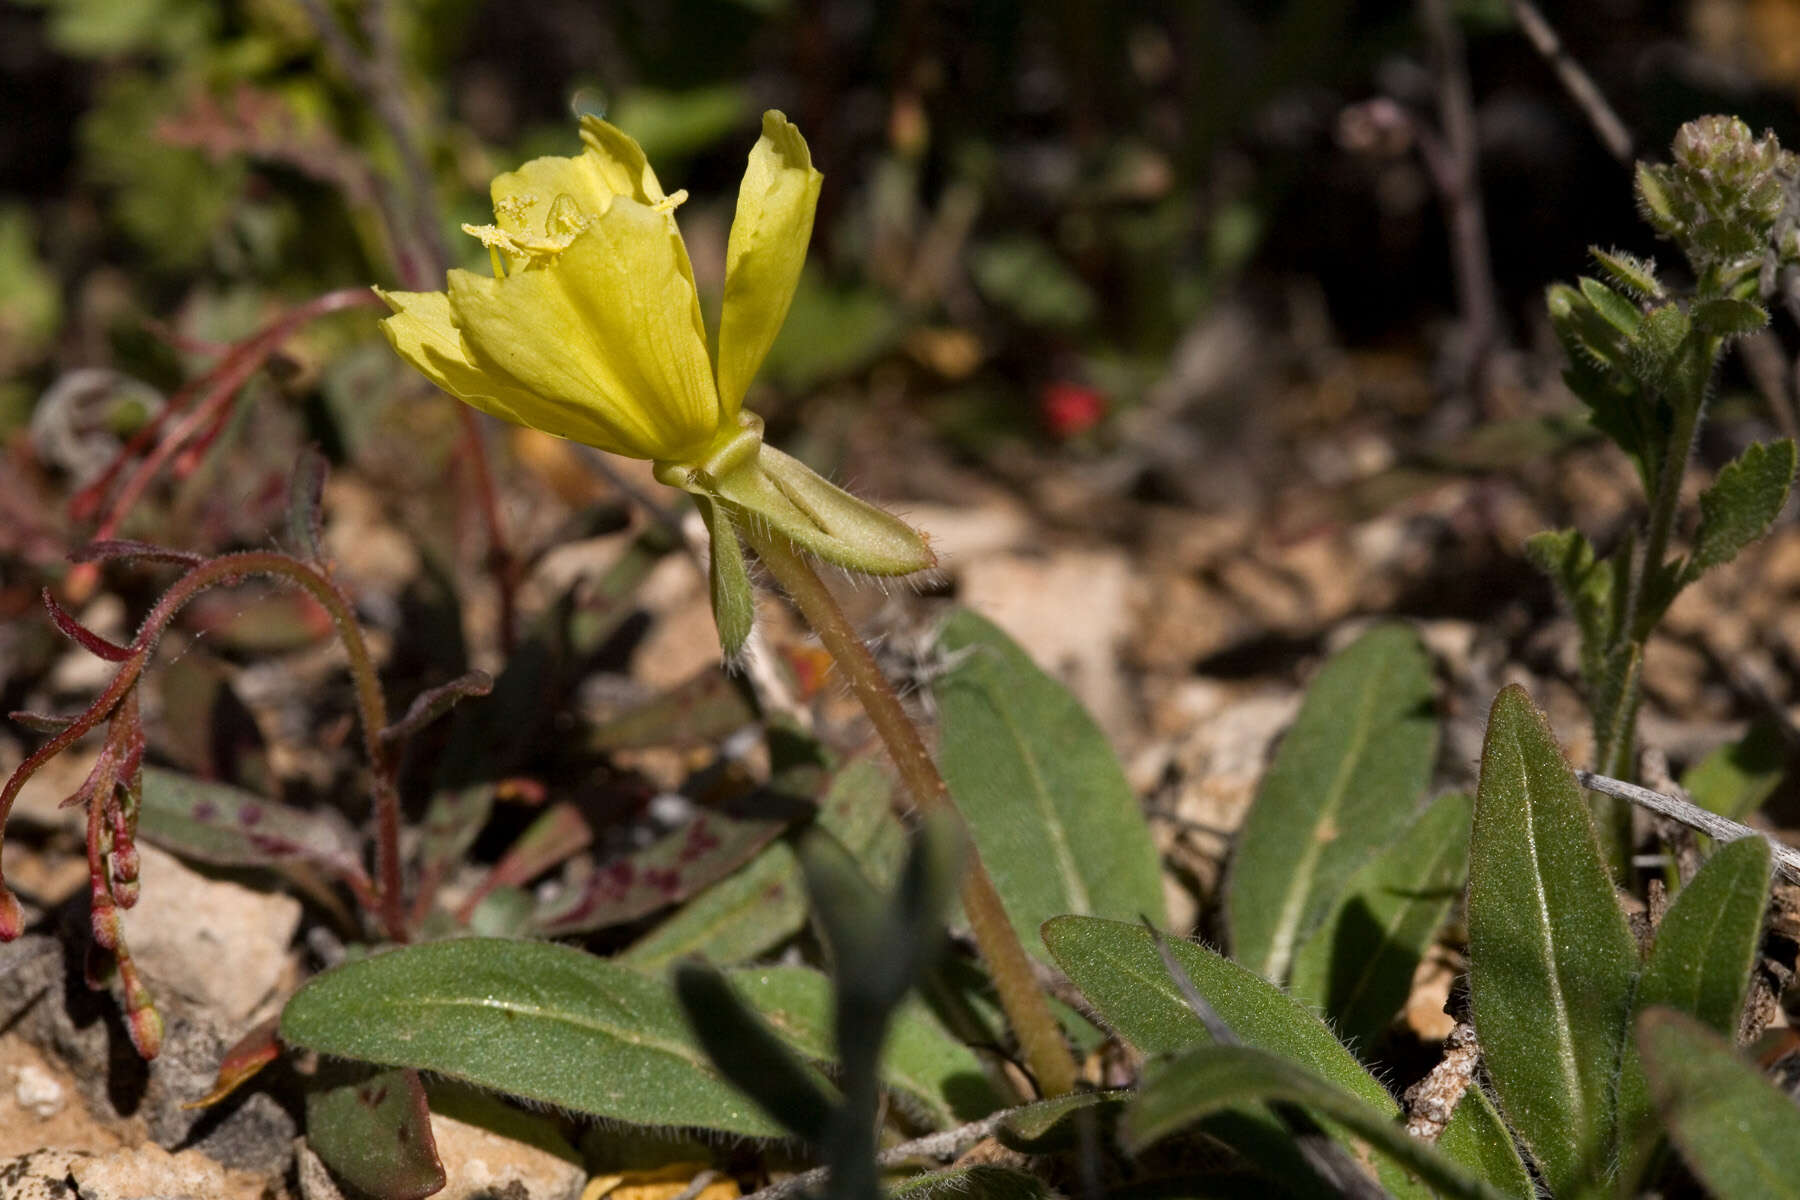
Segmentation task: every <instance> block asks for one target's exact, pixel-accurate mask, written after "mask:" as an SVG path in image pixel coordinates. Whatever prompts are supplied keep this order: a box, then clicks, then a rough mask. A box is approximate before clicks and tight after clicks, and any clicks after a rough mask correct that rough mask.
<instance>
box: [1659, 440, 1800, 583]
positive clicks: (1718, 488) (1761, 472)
mask: <svg viewBox="0 0 1800 1200" xmlns="http://www.w3.org/2000/svg"><path fill="white" fill-rule="evenodd" d="M1793 482H1794V443H1793V441H1792V439H1789V438H1783V439H1781V440H1780V441H1779V442H1774V443H1767V444H1765V443H1760V442H1759V443H1758V444H1756V445H1754V446H1751V447H1750V448H1749V449H1747V450H1745V451H1744V452H1743V453H1742V454H1740V455H1738V456H1737V457H1736V458H1734V459H1732V460H1731V461H1730V462H1729V463H1727V464H1726V465H1725V468H1724V469H1723V470H1722V471H1720V472H1719V477H1718V478H1717V479H1715V480H1713V482H1712V486H1711V487H1709V488H1707V489H1706V490H1705V491H1704V492H1701V493H1700V528H1699V529H1698V530H1696V531H1695V533H1694V553H1693V555H1692V556H1691V557H1690V558H1689V560H1688V566H1687V569H1686V571H1685V572H1684V576H1685V579H1687V580H1692V579H1698V578H1699V577H1700V575H1701V573H1702V572H1704V571H1705V570H1706V569H1707V568H1708V567H1714V566H1718V565H1719V564H1720V563H1727V562H1730V561H1731V560H1732V559H1734V558H1736V557H1737V554H1738V551H1740V550H1742V549H1743V548H1744V547H1745V546H1748V545H1749V544H1750V543H1751V542H1754V541H1755V540H1756V539H1757V538H1759V537H1761V536H1762V535H1763V534H1765V533H1767V532H1768V529H1769V526H1770V525H1772V524H1774V522H1775V518H1776V517H1778V516H1780V515H1781V506H1782V505H1783V504H1784V503H1786V502H1787V494H1788V488H1789V487H1790V486H1792V484H1793Z"/></svg>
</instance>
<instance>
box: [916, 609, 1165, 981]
mask: <svg viewBox="0 0 1800 1200" xmlns="http://www.w3.org/2000/svg"><path fill="white" fill-rule="evenodd" d="M939 644H940V645H941V646H942V648H943V649H944V650H945V651H946V652H948V653H953V654H954V653H957V652H961V651H966V652H967V653H966V656H965V657H964V658H963V660H962V662H961V663H960V664H959V665H958V666H957V667H956V668H955V669H954V670H951V671H950V672H948V673H947V674H945V675H944V676H943V677H942V678H941V679H939V680H938V681H937V683H936V684H935V685H934V688H933V690H934V693H935V695H936V697H937V702H938V707H939V709H940V711H941V725H942V731H943V732H942V746H941V750H940V752H939V762H940V765H941V766H942V767H943V771H944V778H945V780H946V781H947V782H948V783H949V785H950V791H951V792H952V793H953V794H954V795H955V797H956V802H957V807H958V808H959V809H960V810H961V811H962V814H963V816H964V818H965V819H966V820H967V822H968V825H969V831H970V834H971V835H972V836H973V838H974V840H975V845H976V848H977V849H978V851H979V852H980V855H981V860H982V862H983V864H985V865H986V867H987V869H988V873H989V874H990V875H991V876H993V880H994V886H995V887H996V888H997V889H998V890H999V892H1000V898H1001V899H1002V900H1003V901H1004V902H1005V904H1006V910H1007V912H1008V913H1009V914H1011V916H1012V919H1013V925H1014V927H1015V928H1016V929H1017V930H1018V931H1019V936H1020V938H1021V939H1022V940H1023V941H1024V943H1025V945H1026V947H1027V949H1029V950H1031V951H1032V952H1033V953H1035V954H1038V955H1039V956H1040V957H1041V956H1042V955H1043V947H1042V944H1041V943H1040V942H1039V940H1038V936H1037V933H1038V927H1039V926H1040V925H1042V924H1043V923H1044V922H1045V921H1047V920H1049V919H1050V918H1051V917H1054V916H1059V915H1061V914H1064V913H1079V914H1086V915H1097V916H1110V917H1118V918H1124V919H1136V918H1137V917H1138V916H1139V915H1147V916H1150V917H1153V918H1154V917H1158V916H1160V914H1161V913H1162V911H1163V898H1162V877H1161V867H1160V865H1159V863H1158V860H1157V855H1156V848H1155V846H1154V845H1153V844H1152V842H1151V840H1150V830H1149V828H1148V826H1147V825H1146V824H1145V821H1144V816H1143V813H1142V811H1141V810H1140V809H1139V807H1138V801H1137V797H1136V796H1134V795H1133V794H1132V791H1131V787H1130V785H1129V784H1128V783H1126V781H1125V774H1124V772H1123V771H1122V770H1121V769H1120V767H1119V761H1118V759H1117V757H1115V755H1114V754H1113V749H1112V747H1111V745H1109V744H1108V743H1107V740H1106V736H1105V734H1103V733H1101V731H1100V728H1099V726H1097V725H1095V724H1094V721H1093V718H1092V717H1090V716H1088V714H1087V712H1086V711H1085V710H1084V709H1083V708H1082V707H1081V705H1080V704H1079V703H1077V702H1076V700H1075V698H1074V697H1073V696H1071V695H1070V694H1069V692H1068V690H1067V689H1065V688H1064V687H1063V686H1062V685H1061V684H1060V683H1058V682H1057V681H1056V680H1054V679H1052V678H1050V676H1048V675H1046V674H1044V672H1042V671H1040V670H1039V669H1038V668H1037V667H1036V665H1034V664H1033V663H1032V661H1031V660H1030V658H1029V657H1027V656H1026V654H1025V652H1024V651H1023V650H1021V649H1020V648H1019V647H1018V646H1017V645H1016V644H1015V643H1014V642H1013V641H1012V639H1010V638H1008V637H1007V636H1006V635H1005V634H1004V633H1002V632H1001V631H1000V629H999V628H998V627H997V626H995V625H993V624H992V623H991V622H989V621H986V620H984V619H983V618H981V617H978V616H976V615H975V614H974V613H972V612H968V611H966V610H965V611H962V612H959V613H957V614H956V616H954V617H952V618H951V620H950V621H949V623H948V624H946V625H945V627H944V632H943V637H942V639H941V641H940V643H939Z"/></svg>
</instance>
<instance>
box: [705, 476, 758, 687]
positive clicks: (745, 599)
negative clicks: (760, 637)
mask: <svg viewBox="0 0 1800 1200" xmlns="http://www.w3.org/2000/svg"><path fill="white" fill-rule="evenodd" d="M694 507H695V508H697V509H699V510H700V519H701V520H702V521H704V522H705V523H706V534H707V539H708V545H709V553H708V563H709V569H708V570H707V573H706V583H707V590H708V595H709V596H710V597H711V599H712V611H713V625H714V626H715V627H716V628H717V629H718V631H719V648H720V649H721V650H723V651H724V653H725V658H726V661H728V662H729V661H732V660H734V659H736V658H737V656H738V655H739V654H741V653H742V652H743V649H744V643H745V642H747V641H749V640H750V630H751V628H752V627H753V626H754V625H755V624H756V593H755V592H754V591H753V590H752V589H751V587H750V572H749V569H748V568H746V567H745V566H744V545H743V543H742V542H740V541H738V535H737V530H736V529H734V528H732V525H731V518H730V517H729V516H727V515H725V514H724V513H723V512H721V511H720V509H719V506H718V505H717V504H715V503H714V502H713V499H712V497H711V496H695V497H694Z"/></svg>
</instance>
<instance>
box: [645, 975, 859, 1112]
mask: <svg viewBox="0 0 1800 1200" xmlns="http://www.w3.org/2000/svg"><path fill="white" fill-rule="evenodd" d="M675 995H676V996H677V997H678V998H679V999H680V1001H681V1008H682V1011H683V1012H685V1013H687V1018H688V1024H689V1026H690V1027H691V1028H692V1029H693V1031H694V1037H695V1038H696V1039H698V1041H699V1042H700V1044H701V1045H702V1046H704V1047H705V1048H706V1053H707V1056H708V1057H709V1058H711V1059H712V1061H713V1063H714V1064H715V1065H716V1066H717V1067H718V1069H719V1070H720V1071H721V1072H722V1073H723V1074H724V1076H725V1078H727V1079H729V1080H731V1081H732V1082H733V1083H734V1084H736V1085H737V1086H738V1087H739V1088H740V1089H742V1090H743V1092H744V1093H745V1094H746V1095H748V1096H749V1097H750V1098H751V1099H753V1100H755V1101H756V1103H757V1104H758V1106H760V1107H761V1109H762V1110H763V1112H765V1113H767V1114H768V1115H769V1117H770V1118H771V1119H773V1120H775V1121H777V1122H779V1123H780V1124H781V1125H782V1127H783V1128H785V1129H786V1130H788V1132H790V1133H792V1134H793V1135H794V1136H795V1137H800V1138H804V1139H806V1140H807V1141H809V1142H811V1143H813V1144H814V1145H818V1144H820V1143H822V1142H824V1141H825V1139H826V1137H827V1136H829V1134H830V1130H831V1123H832V1113H833V1112H834V1110H835V1109H836V1108H837V1107H838V1103H839V1097H838V1095H837V1093H836V1092H834V1091H833V1090H832V1089H831V1088H830V1087H828V1086H827V1085H826V1084H825V1083H824V1082H823V1081H822V1080H820V1079H819V1077H818V1075H817V1074H816V1073H815V1072H813V1071H812V1070H811V1069H809V1068H808V1067H807V1065H806V1064H805V1063H804V1062H803V1061H801V1058H800V1056H799V1055H798V1054H796V1053H795V1052H794V1050H793V1049H792V1048H791V1047H789V1046H788V1044H787V1043H786V1042H785V1041H784V1040H783V1039H782V1037H781V1036H780V1035H779V1034H777V1033H776V1032H775V1031H774V1030H773V1029H771V1028H770V1027H769V1023H768V1021H767V1020H766V1019H764V1018H762V1017H760V1016H759V1015H758V1014H757V1012H756V1010H755V1009H753V1008H752V1007H751V1006H750V1005H749V1004H747V1003H746V1002H745V1000H744V998H743V997H742V996H740V995H739V994H738V992H737V990H736V989H735V988H733V987H732V985H731V981H730V980H728V979H726V978H725V975H724V973H723V972H721V971H720V970H719V969H718V968H716V967H711V966H708V965H707V964H705V963H682V964H680V965H679V966H677V967H676V968H675Z"/></svg>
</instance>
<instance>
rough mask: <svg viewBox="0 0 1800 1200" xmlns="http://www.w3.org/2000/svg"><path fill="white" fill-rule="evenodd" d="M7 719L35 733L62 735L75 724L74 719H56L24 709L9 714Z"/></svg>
mask: <svg viewBox="0 0 1800 1200" xmlns="http://www.w3.org/2000/svg"><path fill="white" fill-rule="evenodd" d="M6 719H7V720H9V721H12V722H14V723H15V724H19V725H23V726H24V727H25V728H27V729H29V730H31V732H33V733H52V734H54V733H61V732H62V731H63V730H65V729H67V728H68V727H69V726H71V725H73V724H74V723H75V718H74V717H56V716H52V715H50V714H49V713H40V712H28V711H26V710H24V709H20V710H19V711H18V712H11V713H7V714H6Z"/></svg>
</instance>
